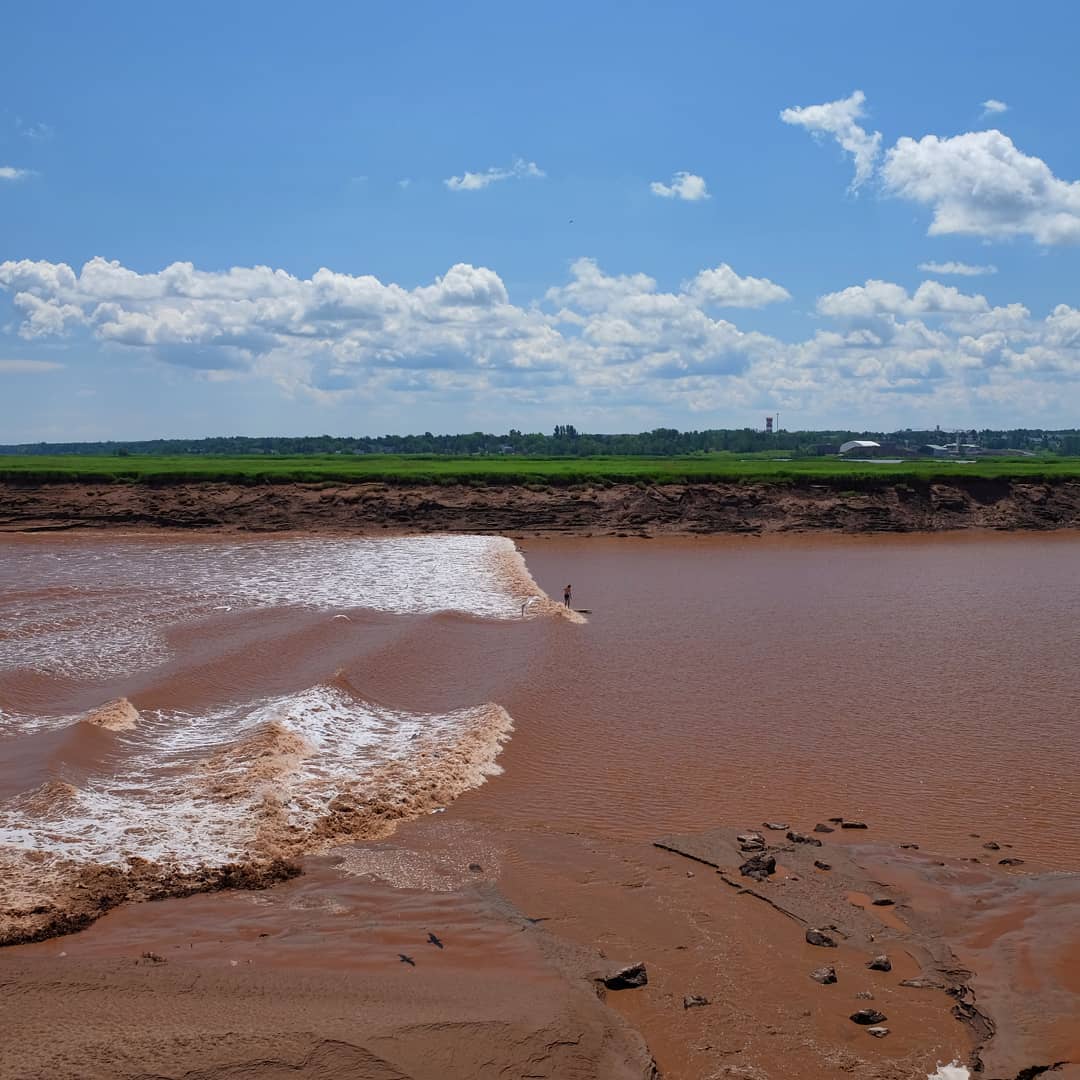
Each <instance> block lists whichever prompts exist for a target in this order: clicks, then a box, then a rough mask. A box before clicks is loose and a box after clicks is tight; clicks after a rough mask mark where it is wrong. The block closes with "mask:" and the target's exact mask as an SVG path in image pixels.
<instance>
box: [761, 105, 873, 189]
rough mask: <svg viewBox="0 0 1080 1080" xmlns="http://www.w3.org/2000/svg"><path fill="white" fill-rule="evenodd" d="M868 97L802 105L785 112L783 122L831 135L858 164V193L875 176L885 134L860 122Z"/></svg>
mask: <svg viewBox="0 0 1080 1080" xmlns="http://www.w3.org/2000/svg"><path fill="white" fill-rule="evenodd" d="M865 102H866V95H865V94H864V93H863V92H862V91H861V90H856V91H855V92H854V93H853V94H852V95H851V96H850V97H846V98H841V99H840V100H838V101H829V102H826V103H825V104H823V105H802V106H796V107H793V108H790V109H784V110H783V112H781V113H780V119H781V120H783V122H784V123H785V124H794V125H795V126H796V127H802V128H805V129H806V130H807V131H809V132H810V133H811V134H813V135H816V136H821V135H831V136H832V137H833V138H834V139H836V141H837V142H838V143H839V144H840V146H841V147H842V148H843V149H844V150H846V151H847V152H848V153H849V154H850V155H851V156H852V158H853V159H854V161H855V178H854V180H852V182H851V187H852V189H853V190H854V189H855V188H858V187H859V186H860V185H861V184H864V183H865V182H866V181H867V180H869V179H870V177H871V176H872V175H873V172H874V166H875V164H876V162H877V159H878V155H879V154H880V152H881V132H880V131H875V132H874V133H873V134H871V133H870V132H868V131H866V130H865V129H864V128H863V127H862V125H861V124H860V123H859V120H860V118H861V117H862V115H863V112H864V109H863V106H864V104H865Z"/></svg>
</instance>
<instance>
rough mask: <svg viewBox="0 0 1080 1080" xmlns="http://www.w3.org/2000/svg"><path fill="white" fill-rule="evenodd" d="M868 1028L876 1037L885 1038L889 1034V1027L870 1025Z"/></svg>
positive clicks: (868, 1031)
mask: <svg viewBox="0 0 1080 1080" xmlns="http://www.w3.org/2000/svg"><path fill="white" fill-rule="evenodd" d="M866 1030H867V1033H868V1034H870V1035H873V1036H874V1038H875V1039H884V1038H885V1036H886V1035H888V1034H889V1029H888V1028H887V1027H876V1026H875V1027H868V1028H867V1029H866Z"/></svg>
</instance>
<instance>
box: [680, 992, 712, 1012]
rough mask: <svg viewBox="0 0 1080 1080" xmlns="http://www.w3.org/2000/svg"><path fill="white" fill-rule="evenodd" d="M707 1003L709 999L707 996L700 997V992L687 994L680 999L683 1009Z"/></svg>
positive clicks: (696, 1007)
mask: <svg viewBox="0 0 1080 1080" xmlns="http://www.w3.org/2000/svg"><path fill="white" fill-rule="evenodd" d="M708 1004H709V999H708V998H707V997H702V996H701V995H700V994H687V995H686V997H684V998H683V999H682V1007H683V1008H684V1009H698V1008H700V1007H701V1006H702V1005H708Z"/></svg>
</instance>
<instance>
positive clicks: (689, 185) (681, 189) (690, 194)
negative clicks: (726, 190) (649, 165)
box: [649, 172, 709, 202]
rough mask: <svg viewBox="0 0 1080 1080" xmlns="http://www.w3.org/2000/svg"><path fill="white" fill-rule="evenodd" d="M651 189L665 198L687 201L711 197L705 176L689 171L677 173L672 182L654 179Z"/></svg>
mask: <svg viewBox="0 0 1080 1080" xmlns="http://www.w3.org/2000/svg"><path fill="white" fill-rule="evenodd" d="M649 190H650V191H651V192H652V193H653V194H654V195H659V196H660V197H661V198H664V199H683V200H685V201H686V202H700V201H701V200H702V199H707V198H709V190H708V187H707V185H706V183H705V180H704V178H703V177H700V176H695V175H694V174H693V173H689V172H677V173H675V175H674V176H673V177H672V178H671V183H670V184H663V183H661V182H660V181H659V180H654V181H653V182H652V183H651V184H650V185H649Z"/></svg>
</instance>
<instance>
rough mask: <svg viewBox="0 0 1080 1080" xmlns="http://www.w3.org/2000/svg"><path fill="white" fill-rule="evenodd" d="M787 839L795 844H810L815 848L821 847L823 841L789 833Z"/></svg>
mask: <svg viewBox="0 0 1080 1080" xmlns="http://www.w3.org/2000/svg"><path fill="white" fill-rule="evenodd" d="M787 838H788V839H789V840H790V841H791V842H792V843H793V844H810V845H812V846H813V847H821V841H820V840H818V839H817V837H814V836H803V834H802V833H801V832H789V833H788V834H787Z"/></svg>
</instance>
